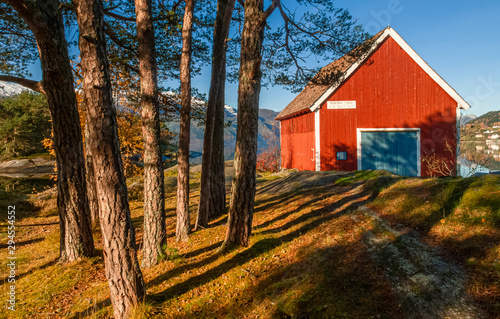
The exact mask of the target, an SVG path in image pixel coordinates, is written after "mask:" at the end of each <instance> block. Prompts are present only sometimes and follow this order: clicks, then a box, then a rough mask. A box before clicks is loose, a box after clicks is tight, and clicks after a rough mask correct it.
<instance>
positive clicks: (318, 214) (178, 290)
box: [71, 185, 379, 318]
mask: <svg viewBox="0 0 500 319" xmlns="http://www.w3.org/2000/svg"><path fill="white" fill-rule="evenodd" d="M355 186H358V185H355ZM353 187H354V185H353ZM378 194H379V190H378V189H370V190H363V191H361V192H360V193H358V194H354V195H351V196H348V197H346V198H344V199H342V200H340V201H339V202H337V203H333V204H331V205H328V206H326V207H323V208H321V209H317V210H313V211H311V212H309V213H306V214H304V215H302V216H300V217H299V218H298V220H297V221H292V222H289V223H287V224H285V225H283V226H281V227H276V228H274V229H270V230H266V231H264V232H261V233H265V234H269V233H280V232H285V231H287V230H288V229H290V228H291V227H293V226H296V225H298V224H300V223H306V222H307V224H305V225H302V226H301V227H299V228H297V229H295V230H293V231H291V232H289V233H286V234H284V235H283V236H281V237H278V238H265V239H261V240H259V241H257V242H255V243H254V244H253V245H252V246H251V247H249V248H247V249H245V250H243V251H241V252H239V253H237V254H236V255H234V256H233V257H232V258H230V259H229V260H227V261H225V262H223V263H221V264H220V265H217V266H215V267H214V268H212V269H209V270H207V271H206V272H204V273H202V274H200V275H197V276H194V277H190V278H189V279H187V280H185V281H184V282H182V283H179V284H176V285H174V286H172V287H169V288H167V289H165V290H163V291H161V292H158V293H155V294H152V295H148V298H147V299H148V300H149V301H151V302H153V303H155V304H160V303H163V302H165V301H166V300H169V299H170V298H173V297H175V296H179V295H182V294H185V293H187V292H188V291H190V290H191V289H194V288H196V287H199V286H202V285H204V284H207V283H209V282H211V281H213V280H215V279H217V278H219V277H220V276H222V275H223V274H224V273H226V272H228V271H230V270H231V269H234V268H236V267H239V266H242V265H243V264H245V263H247V262H249V261H251V260H252V259H254V258H256V257H258V256H260V255H262V254H264V253H266V252H269V251H270V250H272V249H275V248H277V247H279V246H282V245H283V244H286V243H289V242H291V241H293V240H294V239H296V238H298V237H300V236H302V235H304V234H306V233H308V232H310V231H312V230H314V229H315V228H317V227H319V226H321V225H322V224H324V223H325V222H328V221H330V220H333V219H336V218H339V217H341V216H343V215H345V214H347V213H349V212H351V211H353V210H355V209H357V208H358V207H360V206H362V205H365V204H367V203H369V202H371V201H373V200H374V199H375V198H376V197H377V196H378ZM367 196H368V198H366V199H362V198H363V197H367ZM321 198H323V197H321ZM360 199H361V200H360ZM319 200H321V199H320V198H316V199H315V200H311V201H309V205H311V204H314V203H315V202H317V201H319ZM350 201H355V202H352V203H351V204H349V202H350ZM348 204H349V205H348ZM344 205H348V206H347V207H345V208H343V209H342V210H339V211H337V212H335V213H333V212H334V211H335V210H338V209H339V208H341V207H342V206H344ZM301 209H303V205H301V206H300V207H299V208H297V209H296V210H294V211H295V212H298V211H300V210H301ZM289 215H291V214H289ZM218 245H219V243H214V244H212V245H210V246H207V247H205V248H202V249H198V250H197V251H194V252H192V253H188V254H189V257H194V256H197V255H198V254H201V253H202V252H204V251H206V250H213V249H215V248H216V247H218ZM187 256H188V255H186V257H187ZM221 256H222V254H221V253H219V252H217V253H214V254H212V255H211V256H209V257H207V258H204V259H203V260H200V261H198V262H195V263H190V264H185V265H182V266H179V267H176V268H174V269H172V270H169V271H167V272H166V273H164V274H161V275H160V276H158V277H156V278H154V279H152V280H151V281H149V282H148V283H147V286H148V287H154V286H158V285H160V284H161V283H163V282H164V281H166V280H169V279H170V278H173V277H176V276H178V275H180V274H182V273H184V272H186V271H189V270H192V269H198V268H201V267H204V266H206V265H209V264H211V263H213V262H215V261H216V260H217V259H219V258H220V257H221ZM109 304H110V302H109V298H108V299H106V300H104V301H101V302H100V303H98V304H96V305H93V306H91V307H89V308H88V309H86V310H84V311H82V312H80V313H78V314H75V315H74V316H73V317H71V318H77V317H79V316H82V315H84V314H88V313H89V312H90V311H94V312H95V311H98V310H99V309H102V308H103V307H106V306H108V305H109Z"/></svg>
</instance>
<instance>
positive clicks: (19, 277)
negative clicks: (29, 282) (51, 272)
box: [0, 257, 59, 282]
mask: <svg viewBox="0 0 500 319" xmlns="http://www.w3.org/2000/svg"><path fill="white" fill-rule="evenodd" d="M58 259H59V257H58V258H56V259H53V260H50V261H48V262H46V263H45V264H43V265H41V266H39V267H34V268H31V269H29V270H27V271H26V272H24V273H22V274H18V273H16V280H19V279H21V278H24V277H26V276H28V275H31V274H32V273H33V272H35V271H37V270H42V269H46V268H48V267H50V266H53V265H55V264H56V263H57V260H58ZM7 278H8V276H6V277H5V278H1V279H0V281H1V282H5V281H6V280H7Z"/></svg>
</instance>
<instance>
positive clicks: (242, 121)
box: [224, 0, 265, 246]
mask: <svg viewBox="0 0 500 319" xmlns="http://www.w3.org/2000/svg"><path fill="white" fill-rule="evenodd" d="M263 2H264V0H246V1H245V21H244V25H243V33H242V35H241V61H240V74H239V86H238V124H237V131H236V150H235V156H234V177H233V185H232V188H231V201H230V204H229V216H228V222H227V224H228V227H227V233H226V239H225V241H224V246H226V245H229V244H236V245H243V246H248V243H249V239H250V234H251V231H252V219H253V211H254V201H255V186H256V184H255V178H256V162H257V133H258V116H259V115H258V114H259V95H260V87H261V78H262V72H261V70H260V64H261V60H262V53H261V52H262V42H263V39H264V26H265V19H264V12H263Z"/></svg>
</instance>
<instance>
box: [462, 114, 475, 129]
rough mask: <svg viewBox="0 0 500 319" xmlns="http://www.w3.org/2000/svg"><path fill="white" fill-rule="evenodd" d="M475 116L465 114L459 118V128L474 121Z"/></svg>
mask: <svg viewBox="0 0 500 319" xmlns="http://www.w3.org/2000/svg"><path fill="white" fill-rule="evenodd" d="M476 118H477V116H476V115H474V114H465V115H462V116H461V117H460V126H464V125H465V124H467V123H469V122H470V121H472V120H474V119H476Z"/></svg>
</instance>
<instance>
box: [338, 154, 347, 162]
mask: <svg viewBox="0 0 500 319" xmlns="http://www.w3.org/2000/svg"><path fill="white" fill-rule="evenodd" d="M345 160H347V152H337V161H345Z"/></svg>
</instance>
